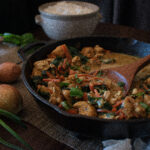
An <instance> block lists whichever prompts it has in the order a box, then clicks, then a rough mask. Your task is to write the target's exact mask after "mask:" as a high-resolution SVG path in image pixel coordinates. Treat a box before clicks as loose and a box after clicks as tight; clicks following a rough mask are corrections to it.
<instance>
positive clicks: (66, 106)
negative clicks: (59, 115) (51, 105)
mask: <svg viewBox="0 0 150 150" xmlns="http://www.w3.org/2000/svg"><path fill="white" fill-rule="evenodd" d="M61 105H62V106H63V108H64V109H65V110H69V109H70V107H69V105H68V104H67V102H66V101H63V102H61Z"/></svg>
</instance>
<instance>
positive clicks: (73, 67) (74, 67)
mask: <svg viewBox="0 0 150 150" xmlns="http://www.w3.org/2000/svg"><path fill="white" fill-rule="evenodd" d="M70 68H71V69H72V70H80V66H71V67H70Z"/></svg>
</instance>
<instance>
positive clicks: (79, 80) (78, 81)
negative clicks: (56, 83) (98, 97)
mask: <svg viewBox="0 0 150 150" xmlns="http://www.w3.org/2000/svg"><path fill="white" fill-rule="evenodd" d="M75 79H76V82H77V83H81V82H82V81H83V80H82V79H79V78H78V75H77V74H75Z"/></svg>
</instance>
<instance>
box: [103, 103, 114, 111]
mask: <svg viewBox="0 0 150 150" xmlns="http://www.w3.org/2000/svg"><path fill="white" fill-rule="evenodd" d="M103 108H105V109H108V110H112V105H111V104H110V103H109V102H106V103H104V106H103Z"/></svg>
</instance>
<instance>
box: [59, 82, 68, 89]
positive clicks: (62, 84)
mask: <svg viewBox="0 0 150 150" xmlns="http://www.w3.org/2000/svg"><path fill="white" fill-rule="evenodd" d="M59 85H60V87H61V88H63V87H67V86H68V85H69V83H67V82H60V83H59Z"/></svg>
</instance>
